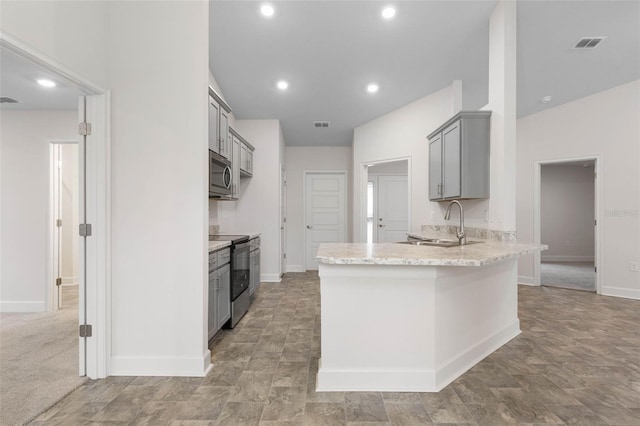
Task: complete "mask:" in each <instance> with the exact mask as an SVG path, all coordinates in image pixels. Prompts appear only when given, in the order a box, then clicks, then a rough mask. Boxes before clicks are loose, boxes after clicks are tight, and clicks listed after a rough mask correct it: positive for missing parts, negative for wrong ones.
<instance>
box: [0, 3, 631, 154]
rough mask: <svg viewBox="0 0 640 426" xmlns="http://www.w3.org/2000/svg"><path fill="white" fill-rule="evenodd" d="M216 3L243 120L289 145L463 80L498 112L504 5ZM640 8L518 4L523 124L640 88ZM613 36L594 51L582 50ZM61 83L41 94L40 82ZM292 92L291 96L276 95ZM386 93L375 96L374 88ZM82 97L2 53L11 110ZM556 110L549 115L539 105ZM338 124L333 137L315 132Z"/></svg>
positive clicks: (213, 47) (469, 104)
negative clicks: (495, 33)
mask: <svg viewBox="0 0 640 426" xmlns="http://www.w3.org/2000/svg"><path fill="white" fill-rule="evenodd" d="M260 4H261V3H259V2H255V1H212V2H211V4H210V6H211V7H210V67H211V69H212V70H213V72H214V74H215V76H216V78H217V80H218V84H219V85H220V87H221V89H222V92H223V93H224V95H225V98H226V99H227V101H228V102H229V104H230V105H231V106H232V107H233V109H234V114H235V116H236V117H237V118H239V119H265V118H279V119H280V120H281V122H282V126H283V131H284V135H285V140H286V141H287V144H288V145H303V146H304V145H350V144H351V139H352V133H353V129H354V127H357V126H358V125H360V124H363V123H365V122H367V121H370V120H372V119H374V118H376V117H379V116H380V115H383V114H385V113H387V112H390V111H393V110H394V109H397V108H398V107H400V106H402V105H405V104H407V103H409V102H411V101H413V100H416V99H419V98H421V97H423V96H425V95H427V94H429V93H432V92H434V91H436V90H439V89H441V88H443V87H445V86H446V85H448V84H450V82H451V81H452V80H456V79H460V80H463V92H464V99H463V107H464V108H465V109H477V108H479V107H481V106H483V105H484V104H486V102H487V90H488V89H487V77H488V59H487V58H488V20H489V17H490V15H491V11H492V10H493V8H494V7H495V4H496V1H495V0H490V1H484V0H473V1H396V2H395V5H396V8H397V10H398V12H397V14H396V17H395V18H394V19H393V20H391V21H384V20H382V18H381V17H380V10H381V8H382V6H384V5H386V3H381V2H377V1H277V2H275V3H274V5H275V7H276V15H275V16H274V17H273V18H271V19H264V18H263V17H262V16H261V15H260V14H259V12H258V9H259V6H260ZM639 22H640V2H638V1H579V0H574V1H522V0H520V1H519V2H518V116H523V115H528V114H531V113H535V112H538V111H541V110H543V109H546V108H551V107H554V106H557V105H560V104H562V103H565V102H569V101H572V100H575V99H579V98H581V97H584V96H587V95H589V94H593V93H596V92H599V91H602V90H606V89H608V88H611V87H614V86H617V85H620V84H623V83H626V82H629V81H632V80H636V79H638V78H640V25H639V24H638V23H639ZM583 36H607V39H605V40H604V41H603V42H602V43H601V45H600V46H598V47H597V48H595V49H593V50H591V51H575V50H572V49H571V46H573V45H574V44H575V42H576V41H577V40H578V39H579V38H580V37H583ZM43 77H44V78H49V79H52V80H54V81H56V82H57V83H58V86H57V87H55V88H53V89H45V88H42V87H40V86H39V85H38V84H37V83H36V82H35V80H36V79H37V78H43ZM279 79H286V80H288V81H289V84H290V86H289V89H288V90H287V91H286V92H280V91H278V90H277V89H276V87H275V83H276V81H277V80H279ZM372 81H375V82H377V83H378V84H379V85H380V91H379V92H378V93H377V94H375V95H371V94H369V93H367V92H366V91H365V87H366V85H367V84H368V83H369V82H372ZM80 94H82V91H81V90H80V89H78V88H76V87H75V86H73V85H72V84H70V83H68V82H66V81H64V80H62V79H60V78H57V77H56V76H54V75H52V74H51V73H50V72H49V71H46V70H44V69H43V68H41V67H40V66H39V65H36V64H33V63H31V62H29V61H27V60H25V59H22V58H20V57H19V56H17V55H15V54H13V53H11V52H9V51H7V50H6V49H4V48H2V49H0V96H8V97H12V98H14V99H17V100H19V101H20V103H19V104H0V109H3V110H9V109H76V108H77V97H78V95H80ZM546 95H550V96H552V97H553V100H552V101H551V102H550V103H549V104H542V103H541V102H540V98H541V97H542V96H546ZM316 120H329V121H331V127H330V128H329V129H315V128H314V127H313V121H316Z"/></svg>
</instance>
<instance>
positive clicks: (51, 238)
mask: <svg viewBox="0 0 640 426" xmlns="http://www.w3.org/2000/svg"><path fill="white" fill-rule="evenodd" d="M58 145H79V143H78V140H77V139H51V140H49V165H50V169H49V220H48V222H47V236H48V237H47V271H48V273H47V275H48V277H47V288H46V292H45V300H46V306H47V311H50V312H54V311H57V310H58V309H59V308H58V303H57V302H58V297H57V295H56V291H55V290H56V284H55V281H56V278H57V275H58V274H57V273H56V259H57V258H58V244H57V243H58V237H57V226H56V225H55V221H56V219H57V214H56V206H57V205H58V204H57V203H58V202H57V200H56V198H57V196H58V195H59V191H60V187H59V185H58V183H57V182H56V177H58V176H59V173H60V172H59V171H58V172H56V167H55V166H56V164H55V162H56V160H57V158H58V156H57V153H56V149H57V147H58ZM79 148H80V147H79V146H78V156H79V155H80V152H79ZM78 160H79V158H78ZM77 165H78V164H77ZM79 177H80V170H78V178H79ZM78 184H79V183H78ZM79 190H80V188H79V187H78V191H79ZM75 207H79V206H75ZM78 249H79V248H78ZM76 278H79V277H76Z"/></svg>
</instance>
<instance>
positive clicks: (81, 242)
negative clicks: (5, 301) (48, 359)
mask: <svg viewBox="0 0 640 426" xmlns="http://www.w3.org/2000/svg"><path fill="white" fill-rule="evenodd" d="M0 54H1V55H2V60H1V61H0V67H1V68H2V70H1V71H2V72H0V75H2V83H3V84H2V85H3V91H4V90H7V91H11V93H13V94H14V96H16V97H17V100H18V101H19V102H15V103H9V104H6V103H3V104H2V109H5V108H6V109H7V110H10V109H15V110H16V111H13V112H14V113H22V111H24V113H32V114H36V111H37V112H38V114H40V115H41V116H43V120H45V121H46V127H42V126H39V127H38V126H35V125H31V126H26V127H25V132H23V133H18V135H19V136H20V138H24V137H27V136H28V135H32V136H34V137H31V139H33V140H34V141H37V143H38V145H37V146H38V149H39V154H38V155H39V157H38V159H37V160H36V159H34V158H32V157H29V156H24V157H25V158H29V159H30V163H29V165H27V166H26V168H22V169H23V170H29V171H31V172H34V171H35V170H36V169H38V170H39V171H42V170H45V171H44V178H43V179H42V181H43V182H44V183H43V184H42V185H41V186H42V187H43V188H44V191H45V194H44V195H42V196H41V199H43V200H44V201H43V203H44V205H43V206H42V208H40V209H38V214H39V215H42V216H43V217H42V221H35V222H34V221H30V220H29V219H28V218H24V217H21V216H16V218H17V219H16V223H18V224H19V225H20V226H22V227H25V228H26V229H27V230H35V227H34V223H38V224H41V226H40V225H38V229H37V232H38V234H39V235H40V238H42V243H41V244H39V245H38V247H42V249H43V251H44V252H45V253H43V255H42V256H32V255H29V254H27V255H25V256H23V257H24V259H27V260H28V259H31V258H33V259H32V260H34V261H38V262H41V263H42V264H43V265H42V273H41V274H39V275H40V277H41V278H39V279H38V283H37V285H38V286H40V290H39V291H41V292H42V293H44V294H42V295H40V296H38V297H39V298H40V299H41V300H42V301H41V302H39V303H41V304H42V306H43V309H41V310H43V311H47V312H46V313H47V314H54V315H55V314H56V313H57V312H52V311H56V308H55V307H56V306H57V302H58V297H57V295H56V293H57V289H56V287H55V285H54V284H52V282H51V281H52V280H51V277H53V272H52V271H53V270H54V268H53V264H54V256H53V253H52V251H53V247H52V245H53V241H52V238H51V236H52V235H53V230H52V229H51V228H55V227H56V226H55V224H54V223H53V222H52V218H51V217H50V216H51V215H50V213H51V212H52V208H47V207H49V206H51V205H52V204H53V200H52V198H53V197H52V188H51V186H50V185H51V178H50V176H51V174H52V172H51V171H47V170H46V169H45V167H46V166H47V164H50V161H51V157H50V155H51V151H50V150H52V149H53V144H51V143H48V142H47V140H51V137H52V136H53V137H59V136H63V137H71V138H76V137H77V145H76V146H77V156H78V161H77V164H78V182H79V183H78V185H79V188H78V189H79V190H78V205H79V206H80V208H79V209H78V210H79V213H78V226H77V227H76V228H75V229H72V232H73V235H74V236H75V239H76V240H77V241H78V246H77V250H78V256H77V274H76V275H75V276H76V277H77V282H78V286H77V289H78V298H77V300H78V306H77V309H78V314H74V315H73V320H72V322H73V323H74V324H73V326H72V327H71V329H70V330H69V333H70V336H71V338H73V339H74V340H75V342H77V343H78V350H77V352H76V353H77V357H74V358H75V359H76V361H74V364H75V365H74V370H75V372H76V374H78V376H88V377H89V378H92V379H98V378H104V377H106V376H107V375H108V371H107V361H108V359H107V355H108V354H109V353H110V338H109V336H108V333H109V329H108V324H109V323H110V300H109V299H108V295H109V294H110V289H109V280H110V240H109V235H110V220H109V219H110V216H109V212H110V206H109V191H110V189H109V179H110V177H109V161H108V159H109V138H108V127H109V120H108V110H109V107H108V105H109V93H108V91H107V90H106V89H104V88H101V87H99V86H96V85H95V84H94V83H92V82H91V81H89V80H87V79H85V78H84V77H83V76H80V75H78V74H76V73H75V72H74V71H72V70H69V69H66V68H64V67H62V66H60V65H58V64H56V63H54V62H53V60H52V58H49V57H47V56H46V55H43V54H42V53H40V52H38V51H37V50H35V49H33V48H31V47H30V46H28V45H25V44H24V43H22V42H21V41H20V40H17V39H14V38H13V37H11V36H9V35H6V34H0ZM6 58H11V60H5V59H6ZM8 67H11V68H8ZM36 77H37V78H39V79H43V78H46V79H48V80H50V82H52V83H53V84H51V83H47V85H48V86H49V88H48V89H47V90H48V92H47V96H43V95H42V93H43V92H42V88H41V87H40V86H39V85H38V84H33V82H34V81H35V79H36ZM60 103H64V106H63V107H61V106H60ZM28 110H32V111H28ZM61 110H67V112H71V113H72V116H71V118H70V120H71V121H70V125H69V126H68V130H60V131H56V132H51V133H49V134H47V135H42V136H37V135H35V132H36V131H42V130H43V129H48V128H49V126H51V127H52V128H53V127H55V128H56V129H59V126H60V121H59V120H58V119H57V118H56V117H55V115H56V114H59V113H60V111H61ZM8 121H10V120H7V122H8ZM4 123H5V122H3V125H4ZM65 123H66V122H65ZM65 129H66V128H65ZM36 136H37V137H36ZM16 140H19V138H16ZM43 141H44V142H43ZM58 141H59V140H58ZM3 143H4V138H3ZM41 154H42V155H41ZM6 158H7V157H6V156H3V160H4V159H6ZM5 161H6V160H5ZM37 164H41V165H42V166H43V167H39V168H38V167H37ZM47 168H48V167H47ZM4 170H5V169H4V167H3V171H4ZM47 173H49V179H47ZM31 174H33V173H31ZM31 180H33V179H32V178H31V176H30V177H29V179H22V180H18V181H17V182H15V183H16V184H19V185H25V184H26V183H27V181H29V182H30V181H31ZM5 182H7V180H5V179H3V182H2V184H4V183H5ZM7 183H14V182H7ZM39 185H40V184H39ZM47 190H48V192H49V202H50V205H49V206H47V200H46V199H47V195H46V193H47ZM0 193H1V194H2V198H3V202H2V203H1V204H2V205H9V204H6V203H5V202H4V201H5V195H6V193H5V192H4V191H0ZM18 193H21V194H27V193H28V191H26V190H25V189H23V191H19V192H18ZM2 219H3V227H4V219H5V215H3V216H2ZM17 238H19V239H24V237H23V236H22V235H18V237H17ZM5 243H7V244H9V245H11V242H10V241H9V242H6V241H5V240H4V233H3V244H5ZM23 245H24V244H23ZM5 253H6V251H5V250H3V251H2V258H1V263H2V269H3V271H4V266H5V265H6V264H7V263H8V262H6V261H7V258H6V257H5ZM39 259H41V260H39ZM56 261H57V258H56ZM22 269H24V268H22ZM72 276H73V275H71V276H70V277H69V278H71V277H72ZM55 278H58V276H56V277H55ZM60 278H62V277H60ZM33 281H34V282H35V280H33ZM67 281H71V280H67ZM53 282H55V280H53ZM14 283H21V281H20V280H11V282H5V280H3V281H2V286H3V289H4V286H5V285H14ZM22 283H24V280H22ZM63 287H64V286H63ZM64 290H65V289H64V288H63V289H62V291H64ZM3 294H4V292H3ZM62 304H63V305H64V304H65V296H64V294H63V295H62ZM32 311H33V310H28V311H24V312H32ZM45 322H46V321H45ZM34 325H35V324H34ZM25 330H26V332H28V333H30V335H33V333H32V332H31V330H30V329H29V326H27V327H25ZM44 336H47V337H49V336H51V330H47V332H46V334H45V335H44ZM32 337H33V336H32ZM30 340H31V341H32V342H40V341H41V340H42V339H39V338H34V339H30ZM67 346H68V347H71V345H67ZM74 346H75V345H74ZM40 352H41V351H40ZM67 358H68V357H67ZM69 359H71V358H69ZM30 365H31V366H32V368H35V367H33V366H34V365H38V368H40V367H42V368H44V369H45V370H46V367H45V366H43V365H42V363H41V362H40V360H38V362H35V363H31V364H30ZM30 374H35V375H37V374H38V373H37V372H35V371H32V372H31V373H30ZM50 384H51V386H49V387H45V388H42V391H43V394H44V395H45V396H46V398H55V397H56V393H54V392H51V391H50V389H51V388H56V389H57V391H59V392H63V391H64V387H62V386H57V385H55V384H54V383H53V382H50ZM14 390H15V389H14ZM26 390H28V389H26ZM31 391H33V389H32V390H31ZM67 392H68V391H67ZM14 393H15V392H14ZM33 399H37V397H36V396H34V397H33ZM42 401H45V399H42ZM53 402H55V400H54V401H53ZM43 403H44V402H43ZM0 423H1V422H0Z"/></svg>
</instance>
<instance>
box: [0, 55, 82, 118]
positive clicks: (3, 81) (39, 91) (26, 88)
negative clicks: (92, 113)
mask: <svg viewBox="0 0 640 426" xmlns="http://www.w3.org/2000/svg"><path fill="white" fill-rule="evenodd" d="M41 78H45V79H49V80H52V81H54V82H55V83H56V87H52V88H45V87H42V86H40V85H39V84H38V83H37V82H36V80H38V79H41ZM81 94H83V93H82V91H81V90H80V89H78V88H77V87H76V86H74V85H73V84H71V83H69V82H67V81H66V80H64V79H62V78H60V77H58V76H56V75H55V74H53V73H51V72H50V71H48V70H45V69H44V68H42V67H41V66H40V65H37V64H34V63H33V62H30V61H28V60H26V59H24V58H22V57H21V56H18V55H16V54H15V53H13V52H10V51H9V50H7V49H5V48H0V96H2V97H5V96H6V97H9V98H13V99H15V100H17V101H18V102H19V103H17V104H13V103H11V104H0V109H2V110H33V109H43V110H47V109H58V110H74V109H78V96H80V95H81Z"/></svg>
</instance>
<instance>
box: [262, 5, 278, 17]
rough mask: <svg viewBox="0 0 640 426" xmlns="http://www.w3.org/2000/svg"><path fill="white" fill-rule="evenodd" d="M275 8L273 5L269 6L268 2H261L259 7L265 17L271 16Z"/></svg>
mask: <svg viewBox="0 0 640 426" xmlns="http://www.w3.org/2000/svg"><path fill="white" fill-rule="evenodd" d="M275 11H276V10H275V9H274V8H273V6H271V5H270V4H263V5H262V6H261V7H260V13H262V14H263V15H264V16H266V17H267V18H270V17H272V16H273V14H274V13H275Z"/></svg>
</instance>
